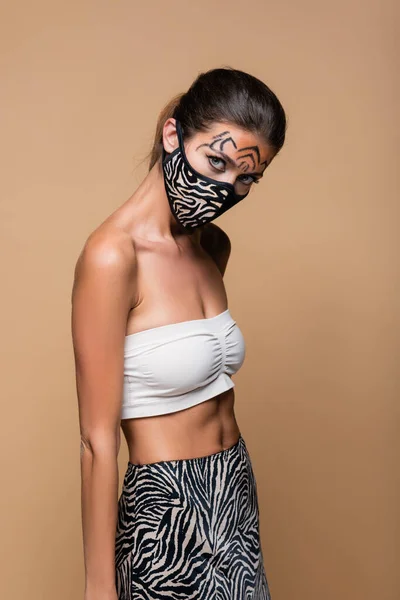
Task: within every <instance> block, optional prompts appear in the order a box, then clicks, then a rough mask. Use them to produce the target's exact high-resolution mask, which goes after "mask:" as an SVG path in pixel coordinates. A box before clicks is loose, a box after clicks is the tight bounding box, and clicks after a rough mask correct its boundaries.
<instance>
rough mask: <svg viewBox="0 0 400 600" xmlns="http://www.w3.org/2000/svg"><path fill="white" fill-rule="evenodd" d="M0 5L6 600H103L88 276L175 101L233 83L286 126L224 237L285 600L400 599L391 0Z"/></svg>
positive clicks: (273, 553)
mask: <svg viewBox="0 0 400 600" xmlns="http://www.w3.org/2000/svg"><path fill="white" fill-rule="evenodd" d="M0 11H1V14H0V22H1V29H2V31H1V35H0V45H1V53H0V67H1V113H0V119H1V123H0V131H1V173H2V175H1V219H0V226H1V244H2V247H1V258H2V271H1V282H2V311H1V315H2V318H3V319H2V326H1V334H2V335H1V338H2V343H1V353H2V361H1V366H2V378H1V382H2V390H1V391H2V405H1V406H2V419H1V422H2V427H1V446H2V447H1V489H2V492H1V513H0V514H1V551H2V558H1V577H0V587H1V590H0V592H1V597H2V598H4V599H7V600H21V599H22V598H28V597H29V598H30V600H54V599H55V598H56V599H57V600H70V599H71V598H74V599H79V598H83V581H84V579H83V577H84V571H83V554H82V540H81V521H80V464H79V463H80V461H79V445H80V439H79V425H78V411H77V399H76V391H75V379H74V370H73V353H72V342H71V337H70V308H71V305H70V299H71V289H72V281H73V269H74V266H75V262H76V259H77V257H78V254H79V252H80V250H81V248H82V246H83V244H84V241H85V240H86V238H87V236H88V235H89V233H90V232H91V231H92V230H93V229H94V228H96V227H97V226H98V225H99V224H100V222H102V221H103V220H104V219H105V218H106V217H107V216H108V215H109V214H110V213H111V212H112V211H113V210H115V209H116V208H117V207H118V206H119V205H120V204H122V203H123V202H124V201H125V200H126V199H127V198H128V197H129V196H130V194H131V193H132V192H133V191H134V189H135V188H136V186H137V185H138V184H139V182H140V181H141V180H142V178H143V177H144V176H145V174H146V164H145V163H144V162H143V159H144V158H145V156H146V154H147V152H149V150H150V147H151V144H152V140H153V134H154V129H155V125H156V119H157V116H158V114H159V111H160V110H161V108H162V107H163V106H164V104H165V103H166V102H167V101H168V100H169V99H170V98H171V97H172V96H173V95H175V94H176V93H178V92H181V91H184V90H186V89H187V88H188V87H189V85H190V84H191V83H192V81H193V80H194V79H195V77H196V76H197V75H198V74H199V72H201V71H205V70H208V69H211V68H214V67H221V66H227V65H229V66H232V67H234V68H237V69H242V70H244V71H248V72H250V73H251V74H253V75H255V76H257V77H259V78H261V79H262V80H263V81H265V82H266V83H267V84H268V85H269V86H270V87H271V88H272V89H273V90H274V91H275V92H276V94H277V95H278V97H279V99H280V100H281V102H282V104H283V105H284V107H285V110H286V111H287V116H288V120H289V127H288V133H287V142H286V144H285V146H284V148H283V150H282V152H281V154H280V155H279V156H278V157H277V158H276V160H275V161H274V162H273V163H272V165H271V168H270V169H268V173H267V175H266V177H265V178H264V180H263V182H262V183H261V184H260V185H259V186H257V189H254V190H253V191H252V192H251V194H250V196H249V197H248V199H246V200H245V201H244V202H242V203H240V204H239V205H238V206H236V207H234V208H233V209H232V210H231V211H228V212H227V213H226V214H225V215H223V216H222V217H221V218H220V219H218V225H220V226H221V227H222V228H223V229H225V230H226V231H227V232H228V234H229V236H230V238H231V241H232V255H231V259H230V263H229V265H228V269H227V272H226V276H225V281H226V287H227V292H228V298H229V307H230V309H231V311H232V314H233V315H234V316H235V319H236V321H237V322H238V324H239V326H240V327H241V329H242V331H243V334H244V336H245V339H246V344H247V355H246V360H245V362H244V364H243V367H242V369H241V371H240V373H239V374H238V376H237V378H236V408H235V410H236V415H237V418H238V422H239V426H240V428H241V431H242V434H243V435H244V437H245V439H246V442H247V445H248V449H249V451H250V453H251V456H252V460H253V464H254V470H255V473H256V477H257V481H258V493H259V500H260V511H261V513H260V514H261V516H260V518H261V538H262V544H263V549H264V556H265V566H266V571H267V576H268V580H269V584H270V588H271V594H272V598H273V600H337V599H338V598H340V599H341V600H372V599H374V600H375V599H376V598H379V600H398V598H399V597H400V585H399V580H398V574H399V571H400V569H399V564H398V562H397V565H396V554H397V559H398V558H399V556H398V551H399V501H400V497H399V460H398V457H399V450H400V448H399V439H400V437H399V396H400V394H399V392H400V383H399V376H398V372H399V354H400V353H399V349H400V348H399V342H400V335H399V334H400V329H399V325H400V323H399V320H400V319H399V302H400V285H399V282H400V278H399V222H400V215H399V212H400V211H399V203H398V192H399V185H398V184H399V181H398V172H399V170H398V159H399V143H398V142H399V137H398V129H397V126H398V116H397V115H398V113H397V110H398V106H399V80H398V73H399V64H398V63H397V64H396V62H397V60H398V56H399V52H398V51H399V49H398V48H397V49H396V47H395V45H396V43H397V40H398V33H396V30H395V26H396V22H397V20H396V17H397V15H396V14H395V12H396V10H395V2H389V1H382V0H381V1H379V0H376V1H373V2H372V1H363V2H361V1H360V0H337V1H336V2H334V3H332V2H329V3H328V2H317V1H316V0H306V1H305V2H297V1H295V0H292V1H286V2H285V1H280V0H279V1H277V2H266V1H261V0H254V1H253V2H252V3H250V4H249V3H247V4H246V3H243V2H239V1H238V0H231V1H229V2H222V1H220V2H218V1H217V2H216V1H211V0H202V1H201V2H190V1H189V0H172V1H170V2H161V1H159V2H144V3H141V2H135V1H134V0H130V1H127V0H121V1H114V2H113V1H111V0H108V1H103V0H100V1H97V2H85V1H83V2H82V1H80V2H78V1H76V0H73V1H70V2H55V1H54V0H53V1H52V2H50V1H44V0H38V1H36V2H29V1H27V0H22V1H18V0H16V1H15V2H10V1H4V0H3V3H2V6H1V9H0ZM396 169H397V172H396ZM126 461H127V449H126V445H125V443H124V444H123V445H122V448H121V452H120V455H119V465H120V469H121V473H122V472H123V470H124V469H125V466H126ZM120 483H121V482H120ZM210 600H211V599H210Z"/></svg>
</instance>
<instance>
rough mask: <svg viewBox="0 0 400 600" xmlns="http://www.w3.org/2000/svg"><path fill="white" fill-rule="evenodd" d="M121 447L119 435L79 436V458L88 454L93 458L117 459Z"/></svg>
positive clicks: (88, 434)
mask: <svg viewBox="0 0 400 600" xmlns="http://www.w3.org/2000/svg"><path fill="white" fill-rule="evenodd" d="M120 445H121V440H120V433H119V431H118V432H117V433H99V432H92V433H87V432H86V433H83V432H81V435H80V448H81V457H82V456H83V455H84V454H90V455H91V456H92V457H93V458H95V457H105V458H110V457H113V456H114V457H115V458H117V457H118V453H119V449H120Z"/></svg>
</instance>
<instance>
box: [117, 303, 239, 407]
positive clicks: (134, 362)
mask: <svg viewBox="0 0 400 600" xmlns="http://www.w3.org/2000/svg"><path fill="white" fill-rule="evenodd" d="M244 357H245V342H244V338H243V335H242V333H241V331H240V329H239V327H238V326H237V325H236V321H234V320H233V318H232V316H231V314H230V311H229V308H227V309H226V310H224V311H223V312H222V313H219V314H218V315H216V316H214V317H208V318H207V317H206V318H204V319H194V320H191V321H181V322H179V323H171V324H168V325H161V326H159V327H153V328H152V329H145V330H144V331H139V332H137V333H131V334H130V335H127V336H125V348H124V388H123V400H122V411H121V419H131V418H133V417H148V416H153V415H163V414H166V413H172V412H176V411H178V410H183V409H184V408H189V407H190V406H194V405H195V404H200V402H204V401H205V400H208V399H210V398H212V397H213V396H216V395H217V394H220V393H222V392H224V391H226V390H229V389H230V388H233V387H234V385H235V384H234V382H233V381H232V379H231V377H230V375H233V374H234V373H236V372H237V371H238V370H239V369H240V367H241V366H242V364H243V361H244Z"/></svg>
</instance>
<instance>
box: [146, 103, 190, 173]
mask: <svg viewBox="0 0 400 600" xmlns="http://www.w3.org/2000/svg"><path fill="white" fill-rule="evenodd" d="M184 95H185V94H184V93H181V94H178V95H177V96H175V97H174V98H172V100H170V101H169V102H168V104H166V105H165V106H164V108H163V109H162V111H161V113H160V115H159V117H158V121H157V126H156V133H155V136H154V143H153V148H152V149H151V152H150V153H149V157H150V160H149V171H150V170H151V169H152V168H153V167H154V165H155V164H156V163H157V162H158V161H159V159H160V158H161V157H162V151H163V128H164V123H165V121H166V120H167V119H170V118H171V117H174V114H175V110H176V108H177V107H178V106H179V103H180V101H181V98H182V97H183V96H184Z"/></svg>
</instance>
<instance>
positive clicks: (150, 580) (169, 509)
mask: <svg viewBox="0 0 400 600" xmlns="http://www.w3.org/2000/svg"><path fill="white" fill-rule="evenodd" d="M115 551H116V552H115V560H116V586H117V592H118V598H119V600H150V599H151V600H153V599H154V600H156V599H157V600H161V599H163V598H172V599H175V600H181V599H182V600H183V599H185V600H188V599H192V600H214V599H215V600H250V599H253V600H270V598H271V597H270V592H269V587H268V583H267V578H266V574H265V570H264V564H263V555H262V549H261V544H260V533H259V506H258V498H257V484H256V480H255V476H254V473H253V469H252V465H251V460H250V456H249V453H248V451H247V448H246V444H245V441H244V439H243V437H242V436H240V437H239V440H238V441H237V442H236V444H235V445H234V446H231V447H230V448H228V449H226V450H222V451H220V452H217V453H215V454H211V455H208V456H203V457H200V458H190V459H181V460H169V461H163V462H157V463H150V464H144V465H135V464H133V463H130V462H128V466H127V469H126V473H125V476H124V481H123V486H122V492H121V495H120V497H119V500H118V523H117V531H116V546H115Z"/></svg>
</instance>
